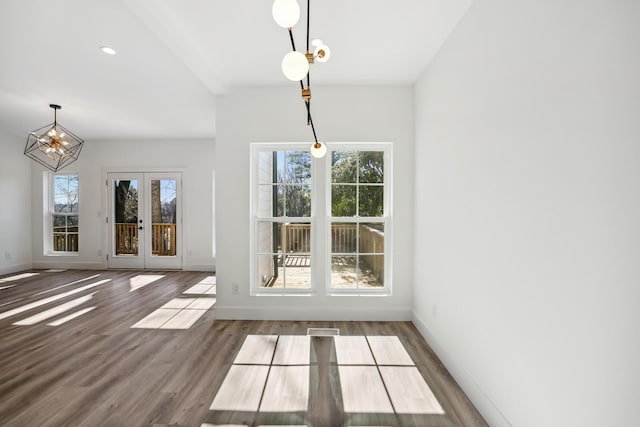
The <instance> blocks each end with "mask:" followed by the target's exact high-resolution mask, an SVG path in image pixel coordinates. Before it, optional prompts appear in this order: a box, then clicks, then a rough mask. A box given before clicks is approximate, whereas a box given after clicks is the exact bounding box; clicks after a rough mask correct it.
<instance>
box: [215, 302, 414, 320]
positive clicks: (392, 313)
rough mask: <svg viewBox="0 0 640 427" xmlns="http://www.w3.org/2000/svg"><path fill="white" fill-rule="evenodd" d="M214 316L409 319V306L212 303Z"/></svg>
mask: <svg viewBox="0 0 640 427" xmlns="http://www.w3.org/2000/svg"><path fill="white" fill-rule="evenodd" d="M215 317H216V319H225V320H308V321H360V322H367V321H385V322H401V321H410V320H411V310H410V309H399V308H392V309H376V310H371V309H370V308H367V309H354V308H309V307H300V308H298V307H291V306H286V307H220V306H218V305H216V307H215Z"/></svg>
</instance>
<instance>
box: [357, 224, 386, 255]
mask: <svg viewBox="0 0 640 427" xmlns="http://www.w3.org/2000/svg"><path fill="white" fill-rule="evenodd" d="M359 232H360V233H359V239H358V243H359V249H360V250H359V252H360V253H361V254H383V253H384V224H382V223H365V224H360V227H359Z"/></svg>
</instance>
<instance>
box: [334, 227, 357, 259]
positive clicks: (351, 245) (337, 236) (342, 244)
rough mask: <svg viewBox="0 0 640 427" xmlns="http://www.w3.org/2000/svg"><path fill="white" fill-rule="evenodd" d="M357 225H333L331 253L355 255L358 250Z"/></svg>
mask: <svg viewBox="0 0 640 427" xmlns="http://www.w3.org/2000/svg"><path fill="white" fill-rule="evenodd" d="M356 230H357V224H353V223H351V224H344V223H333V224H331V252H332V253H334V254H335V253H355V252H356V250H357V233H356Z"/></svg>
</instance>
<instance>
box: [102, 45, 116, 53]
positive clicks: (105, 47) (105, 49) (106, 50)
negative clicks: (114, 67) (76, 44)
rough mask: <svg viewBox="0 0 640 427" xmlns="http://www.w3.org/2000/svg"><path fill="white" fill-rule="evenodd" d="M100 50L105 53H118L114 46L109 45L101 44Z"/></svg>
mask: <svg viewBox="0 0 640 427" xmlns="http://www.w3.org/2000/svg"><path fill="white" fill-rule="evenodd" d="M100 50H101V51H102V52H104V53H106V54H107V55H115V54H116V50H115V49H114V48H112V47H109V46H100Z"/></svg>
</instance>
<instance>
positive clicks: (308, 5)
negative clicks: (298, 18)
mask: <svg viewBox="0 0 640 427" xmlns="http://www.w3.org/2000/svg"><path fill="white" fill-rule="evenodd" d="M310 4H311V0H307V52H309V9H310Z"/></svg>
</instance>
